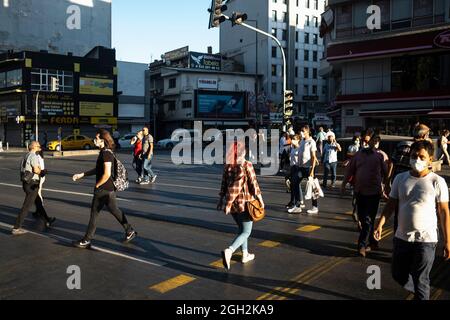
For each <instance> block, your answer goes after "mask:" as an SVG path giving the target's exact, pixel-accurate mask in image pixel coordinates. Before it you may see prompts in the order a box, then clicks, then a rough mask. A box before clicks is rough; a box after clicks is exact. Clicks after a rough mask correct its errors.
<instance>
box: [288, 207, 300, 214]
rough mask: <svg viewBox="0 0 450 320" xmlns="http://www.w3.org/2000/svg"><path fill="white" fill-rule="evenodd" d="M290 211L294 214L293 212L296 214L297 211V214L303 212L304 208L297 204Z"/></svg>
mask: <svg viewBox="0 0 450 320" xmlns="http://www.w3.org/2000/svg"><path fill="white" fill-rule="evenodd" d="M288 213H291V214H292V213H294V214H295V213H297V214H298V213H302V208H300V207H297V206H295V207H293V208H292V209H289V210H288Z"/></svg>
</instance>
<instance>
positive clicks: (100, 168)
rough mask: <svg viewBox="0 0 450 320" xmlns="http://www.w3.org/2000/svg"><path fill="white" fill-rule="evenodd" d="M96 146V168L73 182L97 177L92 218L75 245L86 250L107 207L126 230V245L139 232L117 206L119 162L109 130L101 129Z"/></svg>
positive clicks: (96, 138)
mask: <svg viewBox="0 0 450 320" xmlns="http://www.w3.org/2000/svg"><path fill="white" fill-rule="evenodd" d="M94 144H95V145H96V147H97V148H99V149H100V154H99V156H98V159H97V165H96V167H95V168H94V169H92V170H90V171H88V172H85V173H80V174H76V175H74V176H73V181H78V180H80V179H82V178H84V177H88V176H93V175H95V176H96V180H95V181H96V184H95V190H94V199H93V200H92V206H91V218H90V220H89V226H88V230H87V232H86V235H85V236H84V238H83V239H81V240H80V241H75V242H74V243H73V245H74V246H75V247H77V248H81V249H86V248H89V247H90V246H91V239H92V238H93V237H94V234H95V229H96V224H97V223H96V222H97V218H98V215H99V214H100V211H101V210H102V209H103V207H104V206H105V205H106V206H107V208H108V210H109V212H110V213H111V214H112V215H113V216H114V217H115V218H116V219H117V221H119V223H120V224H121V225H122V227H123V228H124V229H125V232H126V234H125V240H124V242H125V243H128V242H130V241H131V240H133V239H134V238H135V237H136V236H137V232H136V231H134V229H133V228H132V227H131V225H130V224H129V223H128V220H127V217H126V216H125V215H124V214H123V213H122V211H120V209H119V207H118V206H117V199H116V186H115V185H114V181H113V175H114V173H115V172H116V171H117V170H115V167H116V165H117V163H118V161H117V160H116V158H115V155H114V149H115V144H114V140H113V138H112V137H111V134H110V133H109V132H108V131H107V130H104V129H101V130H99V131H98V132H97V135H96V137H95V140H94Z"/></svg>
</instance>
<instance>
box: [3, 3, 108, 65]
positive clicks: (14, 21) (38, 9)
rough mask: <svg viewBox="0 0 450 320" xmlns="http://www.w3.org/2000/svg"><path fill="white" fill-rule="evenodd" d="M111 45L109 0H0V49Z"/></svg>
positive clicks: (78, 51) (82, 50)
mask: <svg viewBox="0 0 450 320" xmlns="http://www.w3.org/2000/svg"><path fill="white" fill-rule="evenodd" d="M96 46H103V47H107V48H111V0H0V52H2V51H3V52H6V51H8V50H15V51H40V50H46V51H48V52H50V53H57V54H67V53H69V52H71V53H72V54H73V55H75V56H84V55H86V54H87V53H88V52H89V51H90V50H91V49H92V48H94V47H96Z"/></svg>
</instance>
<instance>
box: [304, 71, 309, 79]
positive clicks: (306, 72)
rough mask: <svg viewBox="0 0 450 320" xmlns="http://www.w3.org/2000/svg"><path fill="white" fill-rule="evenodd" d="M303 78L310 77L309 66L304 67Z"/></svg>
mask: <svg viewBox="0 0 450 320" xmlns="http://www.w3.org/2000/svg"><path fill="white" fill-rule="evenodd" d="M303 78H305V79H307V78H309V68H304V69H303Z"/></svg>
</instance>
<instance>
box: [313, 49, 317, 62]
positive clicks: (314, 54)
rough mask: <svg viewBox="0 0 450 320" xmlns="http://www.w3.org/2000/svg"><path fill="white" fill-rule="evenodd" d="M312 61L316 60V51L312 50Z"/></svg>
mask: <svg viewBox="0 0 450 320" xmlns="http://www.w3.org/2000/svg"><path fill="white" fill-rule="evenodd" d="M313 61H314V62H317V51H313Z"/></svg>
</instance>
